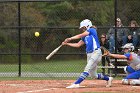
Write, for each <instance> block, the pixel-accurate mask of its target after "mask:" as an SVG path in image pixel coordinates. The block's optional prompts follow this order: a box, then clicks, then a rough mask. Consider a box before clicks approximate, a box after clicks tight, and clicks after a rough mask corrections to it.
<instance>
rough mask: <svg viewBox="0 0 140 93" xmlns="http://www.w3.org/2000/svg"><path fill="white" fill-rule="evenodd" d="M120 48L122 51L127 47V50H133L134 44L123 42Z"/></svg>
mask: <svg viewBox="0 0 140 93" xmlns="http://www.w3.org/2000/svg"><path fill="white" fill-rule="evenodd" d="M122 49H123V51H124V50H125V49H128V51H129V52H131V51H134V46H133V44H132V43H127V44H125V45H124V46H122Z"/></svg>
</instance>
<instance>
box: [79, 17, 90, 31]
mask: <svg viewBox="0 0 140 93" xmlns="http://www.w3.org/2000/svg"><path fill="white" fill-rule="evenodd" d="M91 26H92V22H91V21H90V20H89V19H85V20H83V21H82V22H81V23H80V27H79V28H82V27H86V29H87V30H88V29H89V28H90V27H91Z"/></svg>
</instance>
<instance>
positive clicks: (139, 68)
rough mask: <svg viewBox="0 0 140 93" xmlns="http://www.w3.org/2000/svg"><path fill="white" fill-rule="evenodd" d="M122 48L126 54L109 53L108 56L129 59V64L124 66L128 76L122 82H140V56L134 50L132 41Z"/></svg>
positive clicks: (135, 83)
mask: <svg viewBox="0 0 140 93" xmlns="http://www.w3.org/2000/svg"><path fill="white" fill-rule="evenodd" d="M122 48H123V51H124V53H125V54H124V55H119V54H111V53H109V54H108V56H111V57H114V58H122V59H127V63H128V66H126V67H125V68H124V71H125V72H126V73H127V76H126V77H125V78H124V79H122V84H132V85H137V84H140V56H138V55H137V54H136V53H133V52H132V51H133V50H134V46H133V44H132V43H128V44H125V45H124V46H123V47H122Z"/></svg>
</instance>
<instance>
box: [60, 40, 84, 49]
mask: <svg viewBox="0 0 140 93" xmlns="http://www.w3.org/2000/svg"><path fill="white" fill-rule="evenodd" d="M84 44H85V43H84V42H83V41H82V40H80V41H79V42H78V43H66V42H63V43H62V45H67V46H71V47H77V48H78V47H81V46H82V45H84Z"/></svg>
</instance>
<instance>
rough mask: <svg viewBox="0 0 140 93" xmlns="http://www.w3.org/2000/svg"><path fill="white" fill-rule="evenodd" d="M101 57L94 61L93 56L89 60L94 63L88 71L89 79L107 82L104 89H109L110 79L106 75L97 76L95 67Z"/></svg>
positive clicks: (99, 74)
mask: <svg viewBox="0 0 140 93" xmlns="http://www.w3.org/2000/svg"><path fill="white" fill-rule="evenodd" d="M101 57H102V56H98V58H97V59H96V60H95V56H94V55H93V56H92V58H91V60H90V61H91V62H94V63H93V64H91V66H90V69H89V74H90V76H91V77H93V78H96V79H102V80H106V81H107V86H106V87H111V85H112V80H113V78H112V77H108V76H106V75H103V74H102V73H98V74H97V65H98V63H99V62H100V61H101Z"/></svg>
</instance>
